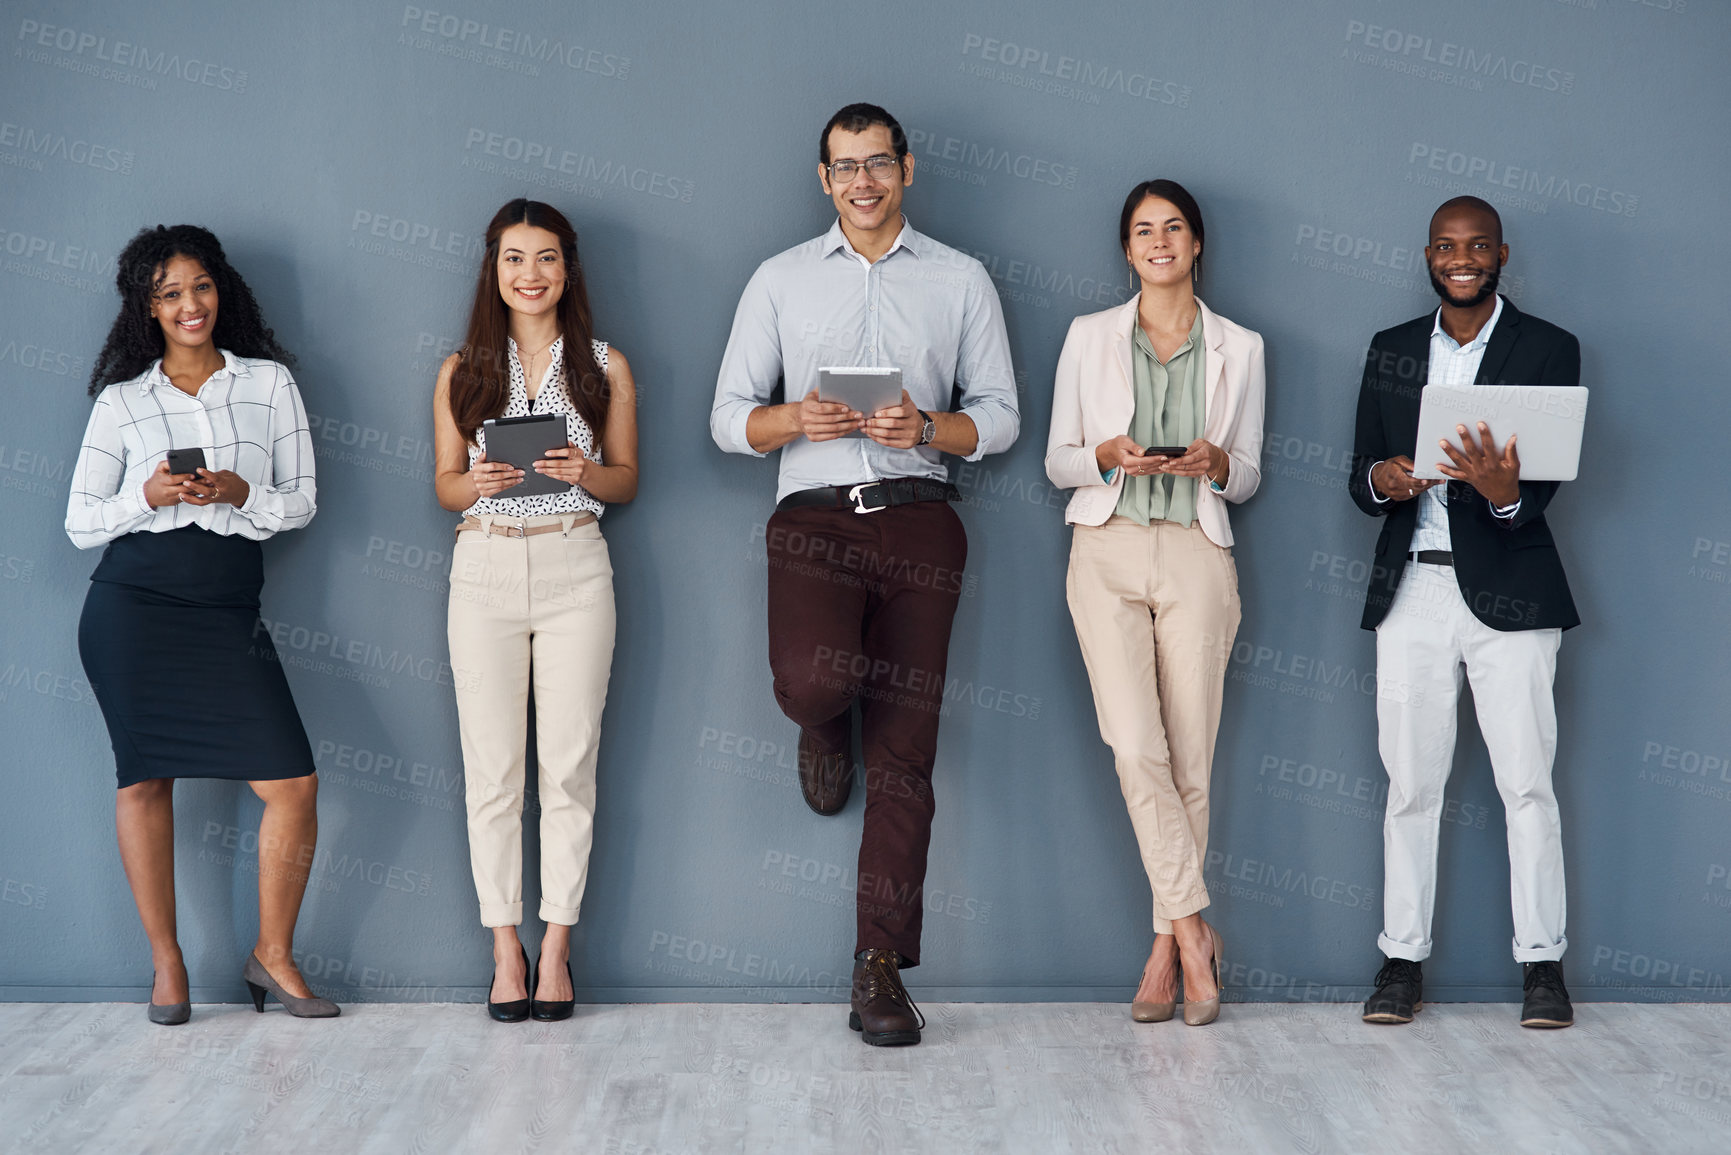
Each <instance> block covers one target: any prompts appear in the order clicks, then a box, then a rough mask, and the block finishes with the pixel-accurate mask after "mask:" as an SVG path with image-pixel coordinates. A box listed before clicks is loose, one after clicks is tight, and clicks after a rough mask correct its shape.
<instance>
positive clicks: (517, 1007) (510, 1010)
mask: <svg viewBox="0 0 1731 1155" xmlns="http://www.w3.org/2000/svg"><path fill="white" fill-rule="evenodd" d="M518 949H519V950H522V948H521V947H519V948H518ZM523 972H524V973H523V986H524V988H525V989H526V990H531V991H532V990H534V989H535V971H534V969H533V968H532V967H530V965H529V952H528V951H526V950H525V951H523ZM493 977H494V978H498V977H499V968H498V967H494V968H493ZM492 995H493V987H492V985H491V984H488V986H487V1013H488V1014H489V1015H491V1016H493V1021H494V1022H497V1023H520V1022H522V1021H523V1020H524V1019H527V1018H528V1017H529V1000H528V999H512V1000H511V1001H510V1002H508V1003H496V1002H494V1001H493V998H492Z"/></svg>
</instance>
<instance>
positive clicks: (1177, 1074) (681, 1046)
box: [0, 1003, 1731, 1155]
mask: <svg viewBox="0 0 1731 1155" xmlns="http://www.w3.org/2000/svg"><path fill="white" fill-rule="evenodd" d="M925 1009H926V1013H927V1015H928V1017H929V1019H930V1026H929V1028H928V1030H927V1032H926V1038H925V1042H924V1043H923V1044H922V1045H921V1046H918V1047H906V1048H899V1049H878V1048H873V1047H867V1046H864V1045H862V1044H861V1043H860V1042H859V1039H858V1036H856V1035H854V1034H853V1033H852V1032H851V1031H849V1030H847V1027H846V1012H845V1009H843V1008H841V1007H837V1006H833V1005H827V1006H826V1005H815V1006H814V1005H761V1004H751V1005H743V1004H717V1003H711V1004H683V1005H681V1004H659V1005H606V1006H588V1007H580V1008H579V1009H578V1015H577V1017H576V1018H575V1019H573V1020H571V1021H569V1022H565V1023H554V1024H537V1023H525V1024H521V1025H514V1026H502V1025H499V1024H495V1023H493V1022H491V1021H489V1020H488V1019H487V1018H486V1016H485V1013H484V1012H483V1011H482V1009H481V1008H480V1007H477V1006H466V1005H465V1006H459V1005H427V1004H367V1005H359V1006H351V1007H349V1008H347V1009H346V1010H345V1012H344V1014H343V1017H342V1018H340V1019H337V1020H334V1021H323V1022H320V1021H311V1020H296V1019H291V1018H289V1017H288V1016H287V1015H285V1014H284V1013H283V1012H282V1011H281V1010H280V1009H279V1008H277V1007H276V1006H275V1005H274V1004H272V1005H271V1006H270V1008H269V1011H268V1013H266V1014H264V1015H258V1014H255V1013H254V1012H253V1010H252V1008H251V1006H235V1005H231V1004H218V1005H200V1006H197V1007H195V1008H194V1009H193V1018H192V1022H190V1023H189V1024H187V1025H185V1026H180V1027H158V1026H153V1025H151V1024H150V1023H148V1022H146V1021H145V1017H144V1011H143V1009H142V1007H141V1006H139V1005H137V1004H115V1003H95V1004H92V1003H83V1004H79V1003H48V1004H44V1003H35V1004H19V1003H13V1004H4V1005H0V1151H5V1152H8V1153H10V1152H22V1151H44V1152H53V1153H54V1155H67V1153H70V1152H79V1151H90V1152H103V1153H104V1155H110V1153H128V1155H129V1153H132V1152H173V1153H175V1155H184V1153H193V1152H231V1151H232V1152H246V1153H249V1155H252V1153H261V1155H268V1153H271V1152H279V1151H283V1152H299V1153H306V1155H330V1153H344V1155H346V1153H348V1152H447V1151H453V1152H455V1151H461V1152H471V1151H473V1152H484V1153H487V1155H491V1153H493V1152H509V1151H578V1152H595V1153H598V1155H673V1153H676V1152H711V1151H715V1152H721V1151H726V1152H751V1153H754V1155H755V1153H757V1152H795V1153H804V1152H828V1151H862V1152H865V1151H870V1152H896V1153H898V1155H899V1153H903V1152H925V1151H930V1152H941V1153H943V1155H953V1153H961V1152H975V1151H979V1152H997V1151H1014V1152H1030V1153H1038V1155H1055V1153H1059V1152H1087V1153H1090V1155H1092V1153H1096V1152H1142V1151H1149V1152H1154V1151H1158V1152H1162V1153H1172V1155H1176V1153H1180V1152H1189V1153H1203V1152H1231V1153H1233V1155H1244V1153H1256V1155H1260V1153H1263V1152H1287V1151H1293V1152H1353V1153H1357V1152H1380V1151H1388V1152H1403V1153H1404V1152H1413V1153H1419V1152H1474V1153H1478V1152H1495V1153H1498V1155H1501V1153H1505V1152H1543V1153H1546V1155H1574V1153H1577V1152H1578V1153H1581V1155H1607V1153H1610V1152H1639V1153H1640V1155H1652V1153H1656V1152H1663V1153H1665V1155H1682V1153H1689V1152H1702V1153H1712V1155H1724V1153H1725V1152H1727V1151H1731V1006H1726V1005H1723V1004H1720V1005H1670V1006H1649V1005H1639V1006H1637V1005H1629V1004H1606V1003H1596V1004H1585V1005H1582V1006H1581V1007H1579V1008H1578V1010H1577V1019H1578V1022H1577V1025H1576V1026H1575V1027H1574V1028H1573V1029H1570V1030H1566V1031H1530V1030H1522V1029H1521V1028H1520V1027H1519V1026H1518V1025H1517V1023H1516V1017H1517V1015H1516V1007H1515V1006H1514V1005H1513V1004H1485V1003H1477V1004H1472V1003H1461V1004H1441V1005H1432V1006H1430V1007H1427V1008H1426V1010H1425V1011H1424V1013H1422V1014H1421V1015H1420V1016H1419V1018H1418V1020H1417V1021H1416V1022H1415V1023H1414V1024H1413V1025H1411V1026H1409V1027H1371V1026H1366V1025H1365V1024H1363V1023H1361V1022H1360V1021H1359V1020H1358V1015H1357V1008H1356V1007H1355V1006H1349V1005H1339V1004H1331V1005H1298V1006H1293V1005H1270V1004H1239V1005H1228V1006H1227V1007H1226V1008H1225V1009H1224V1011H1223V1013H1222V1014H1221V1017H1220V1020H1219V1021H1218V1022H1216V1023H1215V1024H1214V1025H1213V1026H1210V1027H1205V1028H1191V1027H1185V1026H1184V1025H1183V1023H1181V1022H1178V1021H1173V1022H1168V1023H1159V1024H1136V1023H1132V1022H1131V1021H1130V1019H1129V1016H1128V1013H1127V1008H1125V1007H1120V1006H1116V1005H1108V1004H1101V1003H1035V1004H1028V1003H1018V1004H1003V1003H996V1004H994V1003H952V1004H944V1005H936V1006H930V1007H927V1008H925Z"/></svg>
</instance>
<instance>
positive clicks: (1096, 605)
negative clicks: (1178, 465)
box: [1066, 515, 1239, 934]
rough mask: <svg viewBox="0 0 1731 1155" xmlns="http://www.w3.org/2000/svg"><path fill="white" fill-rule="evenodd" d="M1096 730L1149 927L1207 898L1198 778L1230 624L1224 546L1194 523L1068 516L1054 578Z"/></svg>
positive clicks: (1233, 608) (1233, 602)
mask: <svg viewBox="0 0 1731 1155" xmlns="http://www.w3.org/2000/svg"><path fill="white" fill-rule="evenodd" d="M1066 588H1067V590H1068V593H1069V601H1070V616H1071V617H1072V618H1073V619H1074V620H1075V623H1076V638H1077V640H1078V641H1079V642H1081V644H1082V660H1083V662H1085V663H1086V664H1087V667H1088V681H1089V682H1090V683H1091V684H1092V686H1093V689H1094V708H1095V711H1096V713H1097V714H1098V715H1099V718H1100V737H1101V738H1103V739H1105V741H1106V744H1107V745H1108V746H1110V747H1111V748H1112V757H1113V760H1114V762H1115V763H1116V764H1117V768H1118V784H1119V786H1120V787H1122V789H1123V791H1124V803H1125V805H1126V806H1127V807H1129V810H1130V824H1131V825H1132V826H1133V827H1134V828H1135V830H1136V842H1137V845H1138V846H1139V847H1140V848H1141V852H1142V866H1143V869H1145V870H1146V871H1147V872H1148V882H1149V885H1150V886H1152V887H1153V889H1154V931H1155V933H1157V934H1171V933H1172V920H1173V919H1175V918H1183V917H1185V916H1186V915H1191V914H1195V913H1196V912H1197V911H1199V910H1201V909H1202V908H1204V907H1206V906H1207V905H1208V888H1207V886H1205V885H1204V883H1203V880H1202V862H1203V855H1205V854H1206V853H1207V852H1208V779H1209V774H1210V771H1211V770H1212V767H1213V763H1214V738H1215V735H1216V733H1217V732H1218V731H1219V729H1220V702H1221V693H1222V690H1223V689H1224V686H1225V681H1226V662H1227V658H1228V656H1229V655H1230V654H1231V652H1232V640H1233V638H1234V637H1236V636H1237V634H1238V620H1239V602H1238V571H1237V569H1236V568H1235V567H1234V565H1233V562H1232V551H1231V550H1229V549H1222V548H1221V547H1220V546H1217V545H1215V544H1214V543H1213V542H1211V541H1209V540H1208V536H1207V535H1206V534H1204V533H1203V532H1202V529H1201V526H1200V525H1192V526H1191V527H1190V528H1188V529H1186V528H1185V527H1184V526H1182V525H1179V524H1178V523H1177V522H1171V521H1156V522H1154V523H1153V524H1152V525H1147V526H1143V525H1137V524H1136V523H1135V522H1134V521H1132V520H1130V519H1129V518H1127V517H1121V516H1117V515H1114V516H1113V517H1112V518H1111V519H1110V520H1108V521H1107V522H1106V524H1104V525H1100V526H1086V525H1078V526H1076V527H1075V536H1074V537H1073V538H1072V539H1071V542H1070V572H1069V577H1068V580H1067V583H1066Z"/></svg>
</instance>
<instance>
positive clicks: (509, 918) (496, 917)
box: [481, 902, 523, 928]
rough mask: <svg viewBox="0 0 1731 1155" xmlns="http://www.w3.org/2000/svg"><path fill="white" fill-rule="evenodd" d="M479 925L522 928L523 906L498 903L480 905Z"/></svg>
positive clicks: (512, 903)
mask: <svg viewBox="0 0 1731 1155" xmlns="http://www.w3.org/2000/svg"><path fill="white" fill-rule="evenodd" d="M481 925H482V926H484V927H489V928H491V927H496V926H522V925H523V904H522V903H520V902H499V903H485V902H484V903H482V904H481Z"/></svg>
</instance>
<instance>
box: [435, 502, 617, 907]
mask: <svg viewBox="0 0 1731 1155" xmlns="http://www.w3.org/2000/svg"><path fill="white" fill-rule="evenodd" d="M483 520H489V521H497V522H499V523H500V524H516V523H515V522H514V521H512V520H510V519H505V518H487V519H483ZM573 520H574V519H573V517H572V516H571V515H569V514H561V515H551V516H546V517H532V518H529V519H527V523H526V524H528V525H529V526H531V527H533V526H535V525H538V524H545V523H550V522H551V523H559V524H560V525H561V526H562V532H558V533H546V534H540V535H537V536H535V537H522V538H509V537H504V536H501V535H499V534H492V535H488V534H486V533H484V532H482V531H479V530H465V531H463V532H462V533H460V534H458V535H457V544H456V547H455V549H453V550H452V553H451V606H450V616H449V627H448V628H449V634H450V644H451V674H452V680H453V681H454V682H455V683H456V687H457V722H458V725H459V727H460V729H461V731H462V739H463V778H464V781H465V785H466V800H467V802H468V809H469V865H470V867H471V869H472V870H473V871H474V875H475V893H476V895H477V896H478V897H479V898H480V900H481V924H482V925H483V926H489V927H495V926H517V925H519V924H521V923H522V921H523V793H524V763H525V759H526V746H527V743H528V737H529V734H528V731H529V692H530V688H531V685H530V680H531V670H532V671H533V689H534V693H535V747H536V752H537V753H538V755H539V758H540V767H539V772H540V776H539V779H538V781H539V785H540V801H541V919H542V921H544V922H554V923H560V924H561V925H564V926H573V925H575V924H576V922H577V911H578V908H579V907H580V906H582V904H583V890H584V887H585V885H586V884H587V883H588V880H589V849H590V846H591V845H592V844H593V842H594V834H595V759H596V753H597V750H598V748H599V745H600V740H601V710H602V707H603V706H604V705H605V704H606V701H607V678H608V674H609V672H610V671H611V668H612V664H613V631H614V619H613V566H612V563H611V562H610V561H609V560H608V556H607V543H606V541H605V540H603V539H602V537H601V527H600V525H599V524H598V523H596V522H594V521H590V522H588V523H587V524H584V525H575V526H574V525H572V524H571V523H572V521H573Z"/></svg>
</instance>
